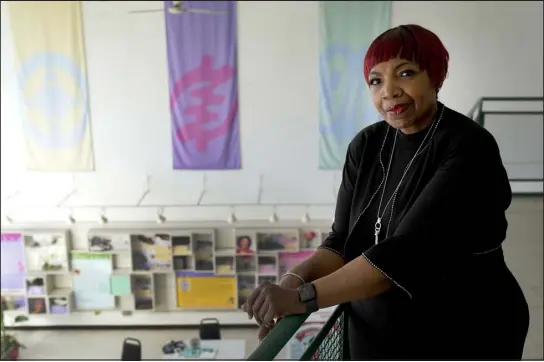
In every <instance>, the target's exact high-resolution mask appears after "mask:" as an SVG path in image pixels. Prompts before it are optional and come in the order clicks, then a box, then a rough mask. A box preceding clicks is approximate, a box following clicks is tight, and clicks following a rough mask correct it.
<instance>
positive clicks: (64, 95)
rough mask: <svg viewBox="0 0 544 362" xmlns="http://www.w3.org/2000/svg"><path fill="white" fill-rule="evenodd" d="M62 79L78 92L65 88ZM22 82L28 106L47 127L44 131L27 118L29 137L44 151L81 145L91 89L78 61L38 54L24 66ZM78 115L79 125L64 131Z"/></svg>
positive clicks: (59, 56)
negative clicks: (29, 90)
mask: <svg viewBox="0 0 544 362" xmlns="http://www.w3.org/2000/svg"><path fill="white" fill-rule="evenodd" d="M39 72H43V74H44V75H43V76H42V77H40V78H37V79H40V84H39V89H38V90H37V91H36V92H35V93H33V94H32V95H30V96H27V95H25V93H24V90H25V89H26V87H27V85H28V84H29V82H30V81H31V80H33V79H34V77H38V76H37V74H39ZM63 75H64V77H62V76H63ZM61 77H62V78H63V79H69V80H70V81H71V82H72V83H73V85H74V88H75V92H70V91H69V90H67V89H65V87H63V85H62V83H61ZM19 81H20V84H21V89H22V91H23V101H24V104H25V105H26V106H27V107H28V108H29V109H30V110H31V111H32V112H36V113H38V114H39V115H40V116H41V118H42V119H45V120H46V122H45V123H46V126H45V127H43V126H42V127H40V125H38V124H36V122H34V121H33V119H32V118H31V115H30V114H29V115H28V117H23V127H24V129H25V131H26V134H27V135H29V136H30V137H31V138H32V139H33V140H34V141H35V142H36V143H37V144H39V145H40V146H41V147H44V148H49V149H66V148H71V147H74V146H75V145H77V144H78V143H79V142H81V140H82V139H83V138H84V137H85V132H86V129H87V122H88V103H87V86H86V79H85V74H84V73H83V71H82V70H81V69H80V67H78V65H77V64H76V63H75V62H74V61H72V60H71V59H70V58H68V57H66V56H64V55H62V54H58V53H51V52H45V53H40V54H37V55H35V56H33V57H31V58H30V59H29V60H27V61H26V62H25V63H24V64H23V66H22V68H21V71H20V74H19ZM74 111H76V112H77V113H76V114H77V118H76V122H75V124H74V125H71V126H70V127H68V129H63V122H62V120H63V119H65V118H66V117H67V115H69V113H70V112H74Z"/></svg>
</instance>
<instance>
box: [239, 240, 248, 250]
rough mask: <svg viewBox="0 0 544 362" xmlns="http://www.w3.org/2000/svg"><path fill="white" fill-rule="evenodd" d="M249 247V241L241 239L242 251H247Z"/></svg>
mask: <svg viewBox="0 0 544 362" xmlns="http://www.w3.org/2000/svg"><path fill="white" fill-rule="evenodd" d="M248 247H249V240H247V238H241V239H240V249H247V248H248Z"/></svg>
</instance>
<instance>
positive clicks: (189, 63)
mask: <svg viewBox="0 0 544 362" xmlns="http://www.w3.org/2000/svg"><path fill="white" fill-rule="evenodd" d="M180 3H181V5H179V4H180ZM165 13H166V15H165V16H166V39H167V51H168V71H169V85H170V112H171V115H172V148H173V159H174V169H184V170H224V169H239V168H241V157H240V132H239V120H238V81H237V67H236V38H237V34H236V33H237V31H236V2H235V1H165Z"/></svg>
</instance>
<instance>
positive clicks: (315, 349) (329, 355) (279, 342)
mask: <svg viewBox="0 0 544 362" xmlns="http://www.w3.org/2000/svg"><path fill="white" fill-rule="evenodd" d="M346 310H347V309H346V305H339V306H338V307H336V309H335V310H334V312H333V313H332V314H331V316H330V317H329V319H328V320H327V322H325V325H324V326H323V327H322V328H321V330H320V331H319V333H318V334H317V336H316V337H315V338H314V339H313V341H312V342H311V343H310V344H309V345H308V347H307V348H306V350H305V351H304V353H303V355H302V357H301V358H300V360H301V361H342V360H349V359H350V358H349V345H348V336H347V313H346ZM308 317H309V315H308V314H303V315H294V316H288V317H285V318H283V319H281V320H280V321H279V322H278V324H277V325H276V326H275V327H274V328H273V329H272V330H271V331H270V333H269V334H268V336H266V337H265V338H264V339H263V341H262V342H261V344H260V345H259V346H258V347H257V348H256V349H255V350H254V351H253V353H251V354H250V355H249V357H248V358H247V359H248V360H249V361H272V360H273V359H274V358H276V356H277V355H278V354H279V353H280V351H281V350H282V349H283V347H285V346H286V345H287V343H288V342H289V340H290V339H291V338H292V337H293V335H294V334H295V333H296V332H297V331H298V329H299V328H300V327H301V326H302V324H303V323H304V322H305V321H306V319H308Z"/></svg>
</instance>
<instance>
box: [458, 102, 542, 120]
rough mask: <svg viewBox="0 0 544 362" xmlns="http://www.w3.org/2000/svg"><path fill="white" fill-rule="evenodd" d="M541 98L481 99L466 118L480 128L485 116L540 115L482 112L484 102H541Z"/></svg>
mask: <svg viewBox="0 0 544 362" xmlns="http://www.w3.org/2000/svg"><path fill="white" fill-rule="evenodd" d="M542 101H544V98H542V97H482V98H480V99H478V101H476V103H475V104H474V105H473V106H472V108H471V109H470V110H469V111H468V114H467V116H468V117H470V118H471V119H473V120H474V121H476V122H478V124H480V125H481V126H482V127H484V126H485V116H486V115H539V114H540V115H542V114H544V112H543V111H523V110H517V111H486V110H484V103H485V102H542Z"/></svg>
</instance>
